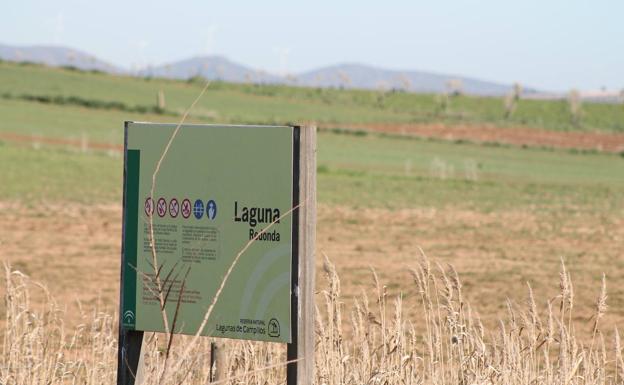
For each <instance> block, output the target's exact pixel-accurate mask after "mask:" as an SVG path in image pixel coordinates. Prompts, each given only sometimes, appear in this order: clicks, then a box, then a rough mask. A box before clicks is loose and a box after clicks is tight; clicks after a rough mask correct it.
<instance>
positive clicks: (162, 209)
mask: <svg viewBox="0 0 624 385" xmlns="http://www.w3.org/2000/svg"><path fill="white" fill-rule="evenodd" d="M156 210H157V211H158V216H159V217H164V216H165V214H166V213H167V201H166V200H165V198H160V199H158V205H157V206H156Z"/></svg>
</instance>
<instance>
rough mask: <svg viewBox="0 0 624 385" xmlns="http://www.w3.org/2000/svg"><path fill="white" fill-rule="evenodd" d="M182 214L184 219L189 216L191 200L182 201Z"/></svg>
mask: <svg viewBox="0 0 624 385" xmlns="http://www.w3.org/2000/svg"><path fill="white" fill-rule="evenodd" d="M182 216H183V217H184V218H185V219H186V218H188V217H190V216H191V201H190V200H188V199H185V200H183V201H182Z"/></svg>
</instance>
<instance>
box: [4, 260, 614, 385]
mask: <svg viewBox="0 0 624 385" xmlns="http://www.w3.org/2000/svg"><path fill="white" fill-rule="evenodd" d="M323 270H324V272H325V275H326V280H325V283H324V285H323V289H322V290H321V292H319V296H318V298H317V304H318V307H319V308H318V317H317V325H316V339H317V347H316V378H315V383H317V384H363V383H366V384H466V385H468V384H533V383H540V384H581V383H582V384H611V383H613V384H615V383H620V382H621V380H622V374H623V368H624V365H623V361H622V356H621V342H620V338H619V334H618V333H617V331H616V333H614V334H613V338H610V337H607V336H606V335H605V331H603V330H602V325H601V323H600V320H601V318H602V315H603V314H604V313H605V311H606V310H607V307H606V299H607V292H606V282H603V284H602V286H600V287H597V288H596V292H595V294H594V296H595V298H596V301H595V314H594V316H593V317H592V319H591V320H589V321H586V322H585V323H587V322H589V323H590V325H589V326H590V327H591V328H592V329H593V330H594V335H593V338H592V339H591V340H590V341H581V340H580V339H579V338H578V337H577V334H576V333H575V331H576V330H577V329H579V328H586V327H587V326H588V325H586V324H579V323H578V321H575V318H574V317H573V312H574V309H575V306H574V301H575V291H574V286H573V285H572V281H571V279H570V274H569V272H568V270H567V269H566V267H565V266H564V265H563V264H562V266H561V272H560V275H559V282H558V285H559V288H560V289H559V295H558V296H557V297H555V298H541V299H540V297H539V293H538V294H535V293H533V291H532V290H531V288H530V286H529V288H528V294H527V303H526V304H525V305H522V306H517V305H513V304H512V303H511V302H509V303H508V305H507V306H508V312H507V315H506V316H505V317H504V319H501V320H500V322H499V326H498V327H497V328H492V329H486V328H485V327H484V326H483V325H482V323H481V321H480V318H479V316H478V313H477V312H476V311H475V310H473V309H472V308H471V306H470V305H469V303H468V302H467V301H466V299H465V298H464V293H463V292H462V283H461V281H460V278H459V276H458V274H457V272H456V271H455V270H454V269H453V268H452V267H450V266H449V267H443V266H441V265H437V264H433V263H431V262H430V261H429V260H428V259H427V258H426V257H424V256H422V257H420V258H419V261H418V263H416V264H415V266H414V268H413V269H411V274H412V276H413V280H414V282H413V284H412V285H413V286H414V287H415V290H416V292H417V293H418V295H416V296H413V297H412V298H407V299H404V298H402V297H401V296H390V295H389V294H388V291H387V288H386V286H384V285H383V283H382V282H381V281H380V280H379V277H378V276H377V274H376V273H375V272H374V271H371V284H372V287H373V289H374V293H375V294H374V296H373V297H371V298H369V297H368V296H366V295H365V294H362V295H361V296H360V297H359V298H357V300H356V301H355V302H353V305H352V306H349V307H348V308H347V307H346V306H345V304H344V302H343V298H342V296H341V287H340V280H339V277H338V274H337V273H336V269H335V267H334V266H333V265H332V263H331V262H330V261H329V260H327V259H326V260H325V262H324V265H323ZM556 284H557V283H556V281H555V280H553V285H556ZM4 285H5V289H6V294H5V304H6V321H5V322H6V330H5V331H4V341H3V348H2V349H3V351H2V355H1V356H0V357H1V358H0V383H2V384H12V385H21V384H29V385H30V384H50V385H54V384H103V383H114V379H115V373H116V353H117V349H116V339H117V326H116V321H115V320H116V319H117V316H116V315H114V314H109V313H106V312H104V311H101V310H100V309H98V308H97V307H96V308H94V309H92V310H90V311H89V312H86V311H81V312H80V318H81V319H82V321H83V322H82V323H81V324H79V325H78V326H77V327H76V328H75V329H70V328H69V327H67V326H65V322H64V318H65V317H66V316H67V314H65V312H64V311H63V310H61V308H60V307H59V306H58V305H57V304H56V302H55V301H54V299H53V298H51V296H50V295H49V293H48V292H47V290H46V288H45V287H44V286H42V285H39V284H37V283H34V282H33V281H31V280H30V279H29V278H28V277H27V276H26V275H24V274H22V273H20V272H19V271H15V270H11V269H10V268H8V267H7V268H6V269H5V282H4ZM39 295H42V296H45V297H46V298H47V300H46V301H36V302H33V301H32V299H31V298H32V297H33V296H39ZM405 302H411V303H412V304H411V305H414V306H418V307H419V308H420V309H421V310H420V311H419V313H418V314H417V315H415V316H413V317H406V316H405V314H404V308H405V306H406V304H405ZM166 341H167V339H166V336H164V335H159V334H150V337H149V341H148V343H147V349H146V357H145V358H146V359H145V362H146V367H145V375H146V384H156V383H158V381H159V380H160V378H159V377H160V374H161V373H162V366H163V364H164V362H165V354H164V350H165V348H166ZM607 341H608V342H607ZM611 341H613V342H611ZM187 342H188V339H186V338H180V339H178V340H177V342H176V343H175V344H174V347H173V349H172V352H171V359H172V360H174V362H175V364H176V365H175V366H176V367H178V366H179V368H180V369H179V370H177V371H175V372H174V373H170V375H169V376H168V378H167V380H166V382H165V383H168V384H178V383H181V384H206V383H208V382H209V378H210V364H209V362H210V360H209V352H210V349H209V342H210V339H209V338H203V339H202V341H201V342H200V343H199V344H198V345H197V346H195V347H194V348H193V350H192V351H191V352H189V353H188V354H183V351H184V348H185V344H186V343H187ZM226 346H227V349H226V352H225V356H226V367H227V370H228V373H227V377H229V380H228V381H227V382H229V383H232V384H278V383H283V382H284V372H285V370H284V363H285V360H286V358H285V349H284V347H283V345H279V344H270V343H252V342H235V341H228V342H227V344H226Z"/></svg>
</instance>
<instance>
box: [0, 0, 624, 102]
mask: <svg viewBox="0 0 624 385" xmlns="http://www.w3.org/2000/svg"><path fill="white" fill-rule="evenodd" d="M0 43H4V44H11V45H32V44H57V45H66V46H70V47H73V48H77V49H81V50H84V51H87V52H90V53H93V54H94V55H96V56H98V57H100V58H102V59H104V60H106V61H109V62H112V63H113V64H117V65H120V66H124V67H128V68H130V67H133V66H144V65H147V64H162V63H166V62H170V61H174V60H178V59H183V58H187V57H189V56H197V55H208V54H218V55H224V56H226V57H228V58H230V59H231V60H234V61H237V62H240V63H241V64H245V65H248V66H251V67H255V68H259V69H264V70H269V71H273V72H279V73H286V72H288V73H296V72H300V71H304V70H308V69H312V68H315V67H319V66H324V65H330V64H336V63H344V62H359V63H364V64H371V65H375V66H382V67H387V68H392V69H401V70H409V69H413V70H424V71H432V72H440V73H449V74H458V75H466V76H472V77H477V78H482V79H485V80H493V81H499V82H506V83H510V82H513V81H519V82H521V83H523V84H526V85H529V86H534V87H538V88H541V89H546V90H567V89H570V88H581V89H596V88H599V87H601V86H606V87H608V88H610V89H621V88H624V1H623V0H593V1H591V0H585V1H578V0H514V1H504V0H483V1H476V0H475V1H459V0H457V1H448V0H435V1H431V0H429V1H418V0H412V1H392V0H386V1H365V0H360V1H353V0H334V1H324V0H316V1H310V2H303V1H296V0H291V1H278V0H262V1H257V2H241V1H233V0H230V1H218V2H217V1H183V0H169V1H159V0H150V1H132V0H125V1H121V0H106V1H93V0H92V1H79V0H54V1H49V0H47V1H35V0H20V1H6V2H5V4H3V5H2V6H1V7H0Z"/></svg>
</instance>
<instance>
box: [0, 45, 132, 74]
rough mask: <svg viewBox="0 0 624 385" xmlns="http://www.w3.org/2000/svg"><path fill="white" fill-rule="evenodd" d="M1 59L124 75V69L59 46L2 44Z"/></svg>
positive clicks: (0, 46) (0, 48)
mask: <svg viewBox="0 0 624 385" xmlns="http://www.w3.org/2000/svg"><path fill="white" fill-rule="evenodd" d="M0 59H2V60H6V61H13V62H20V63H21V62H30V63H39V64H45V65H48V66H51V67H75V68H78V69H81V70H85V71H91V70H96V71H102V72H109V73H122V72H125V71H124V70H123V69H121V68H119V67H116V66H114V65H112V64H110V63H107V62H105V61H103V60H100V59H98V58H96V57H95V56H93V55H90V54H88V53H86V52H82V51H79V50H76V49H73V48H67V47H57V46H45V45H41V46H36V45H35V46H26V47H18V46H10V45H3V44H0Z"/></svg>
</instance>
